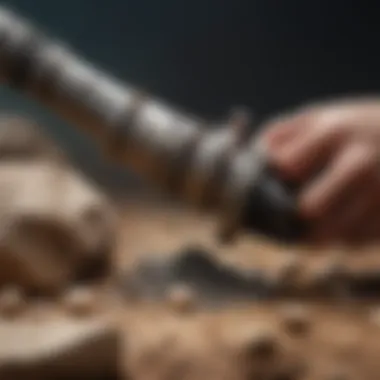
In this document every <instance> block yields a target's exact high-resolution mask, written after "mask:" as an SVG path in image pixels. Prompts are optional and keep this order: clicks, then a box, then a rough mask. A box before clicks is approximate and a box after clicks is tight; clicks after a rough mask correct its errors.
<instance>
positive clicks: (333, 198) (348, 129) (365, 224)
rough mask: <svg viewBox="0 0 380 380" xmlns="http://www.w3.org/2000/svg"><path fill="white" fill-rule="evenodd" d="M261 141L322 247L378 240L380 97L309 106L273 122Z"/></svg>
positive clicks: (379, 229) (312, 236)
mask: <svg viewBox="0 0 380 380" xmlns="http://www.w3.org/2000/svg"><path fill="white" fill-rule="evenodd" d="M263 138H264V141H265V142H266V144H267V145H268V151H269V156H270V159H271V161H272V162H273V164H274V166H275V167H277V168H278V170H279V172H280V174H282V175H283V176H284V178H285V179H288V180H292V181H299V183H300V184H301V188H300V194H299V212H300V214H301V216H303V217H304V218H306V219H308V220H309V222H310V227H311V231H310V234H311V236H310V238H311V239H312V240H313V241H314V242H318V243H325V244H330V243H346V244H347V243H348V244H354V243H359V244H367V243H373V242H376V241H379V240H380V98H379V99H359V100H344V101H335V102H331V103H325V104H319V105H313V106H308V107H305V108H303V109H301V110H299V111H298V112H295V113H294V114H290V115H287V116H284V117H281V118H279V119H277V120H275V121H272V122H269V123H268V124H267V125H266V128H265V129H264V133H263Z"/></svg>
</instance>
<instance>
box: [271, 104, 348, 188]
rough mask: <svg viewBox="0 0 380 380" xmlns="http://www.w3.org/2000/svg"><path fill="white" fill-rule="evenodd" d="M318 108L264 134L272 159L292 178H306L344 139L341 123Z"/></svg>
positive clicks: (298, 115)
mask: <svg viewBox="0 0 380 380" xmlns="http://www.w3.org/2000/svg"><path fill="white" fill-rule="evenodd" d="M329 115H330V114H329V113H327V112H325V113H323V112H322V111H320V110H319V109H318V108H315V109H306V110H304V111H303V112H301V113H298V114H296V115H294V116H288V117H286V118H283V119H279V120H278V121H276V122H274V123H272V125H271V126H269V127H268V128H267V131H266V133H265V138H266V141H267V142H268V146H269V154H270V159H271V160H272V162H273V163H274V164H275V166H276V167H278V168H279V169H280V171H281V172H283V173H284V176H286V177H289V178H291V179H300V180H301V179H306V178H308V177H310V175H311V173H313V172H315V171H316V170H318V169H319V168H320V167H321V166H323V164H324V163H325V162H326V161H327V159H328V156H329V155H330V154H331V153H332V152H333V151H334V150H336V149H337V147H338V145H339V143H340V142H342V140H343V139H344V137H345V132H346V129H345V127H344V125H343V124H339V120H337V119H336V118H335V117H332V116H329Z"/></svg>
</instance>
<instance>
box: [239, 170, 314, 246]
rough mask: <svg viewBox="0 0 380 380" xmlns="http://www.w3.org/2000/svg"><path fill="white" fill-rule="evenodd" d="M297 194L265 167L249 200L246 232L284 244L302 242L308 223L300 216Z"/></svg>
mask: <svg viewBox="0 0 380 380" xmlns="http://www.w3.org/2000/svg"><path fill="white" fill-rule="evenodd" d="M297 193H298V192H297V186H295V185H293V184H290V183H286V182H285V181H283V180H281V179H280V176H279V175H278V174H277V173H276V171H275V170H274V169H273V168H271V166H270V165H269V164H267V165H265V166H264V167H263V168H262V170H261V172H260V175H259V176H258V178H257V181H255V184H254V186H252V188H251V190H250V193H249V195H248V197H247V201H246V205H245V207H244V211H243V212H244V214H243V223H242V224H243V228H244V229H245V230H249V231H251V232H255V233H259V234H262V235H264V236H267V237H269V238H272V239H274V240H277V241H281V242H284V243H297V242H301V241H302V240H303V239H304V237H305V235H306V232H307V223H306V221H305V220H302V219H301V218H300V216H299V214H298V212H297V211H298V210H297Z"/></svg>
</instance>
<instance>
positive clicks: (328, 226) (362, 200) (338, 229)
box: [311, 176, 380, 244]
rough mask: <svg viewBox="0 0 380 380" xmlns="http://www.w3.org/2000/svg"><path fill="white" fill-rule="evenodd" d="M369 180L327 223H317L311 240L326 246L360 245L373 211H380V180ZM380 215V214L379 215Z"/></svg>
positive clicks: (333, 213)
mask: <svg viewBox="0 0 380 380" xmlns="http://www.w3.org/2000/svg"><path fill="white" fill-rule="evenodd" d="M376 177H377V178H372V179H369V180H368V181H364V183H362V185H361V186H360V187H359V188H358V189H357V191H353V192H352V194H351V195H350V196H349V197H348V198H347V199H346V200H345V201H344V202H342V203H341V205H340V208H339V209H336V210H335V212H331V214H330V215H329V218H328V220H327V221H325V220H322V221H321V222H320V223H317V225H316V228H315V230H314V231H313V232H312V236H311V239H312V240H313V241H316V242H318V243H319V244H324V243H326V242H331V241H334V242H336V243H342V242H346V243H349V244H358V243H360V241H361V240H362V238H363V236H364V235H365V233H366V229H367V228H368V226H369V222H370V220H372V219H373V218H372V214H373V210H379V206H380V202H379V194H380V193H379V191H380V178H379V176H376ZM379 214H380V213H379Z"/></svg>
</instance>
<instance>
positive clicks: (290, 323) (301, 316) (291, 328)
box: [281, 305, 311, 336]
mask: <svg viewBox="0 0 380 380" xmlns="http://www.w3.org/2000/svg"><path fill="white" fill-rule="evenodd" d="M281 316H282V318H283V324H284V326H285V329H286V331H287V332H288V333H289V334H290V335H292V336H305V335H306V334H307V333H308V332H309V330H310V327H311V321H310V315H309V313H308V310H307V308H306V307H304V306H302V305H288V306H286V307H284V309H283V310H282V313H281Z"/></svg>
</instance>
